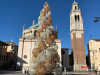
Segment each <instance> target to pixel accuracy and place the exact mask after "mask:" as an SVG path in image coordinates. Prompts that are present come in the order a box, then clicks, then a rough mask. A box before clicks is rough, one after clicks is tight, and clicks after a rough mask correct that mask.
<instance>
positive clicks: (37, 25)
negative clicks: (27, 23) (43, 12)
mask: <svg viewBox="0 0 100 75" xmlns="http://www.w3.org/2000/svg"><path fill="white" fill-rule="evenodd" d="M40 26H41V25H39V24H36V25H34V27H36V28H38V27H40ZM30 28H33V26H31V27H29V28H28V29H30Z"/></svg>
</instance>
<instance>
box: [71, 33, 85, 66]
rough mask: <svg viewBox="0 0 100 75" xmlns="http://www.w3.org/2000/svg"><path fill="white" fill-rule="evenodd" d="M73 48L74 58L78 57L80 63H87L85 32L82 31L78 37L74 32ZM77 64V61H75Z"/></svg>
mask: <svg viewBox="0 0 100 75" xmlns="http://www.w3.org/2000/svg"><path fill="white" fill-rule="evenodd" d="M71 48H72V49H73V51H74V52H73V59H76V61H77V63H76V64H79V65H86V62H84V60H85V61H86V58H85V46H84V34H83V33H81V38H76V33H73V39H71ZM74 64H75V61H74Z"/></svg>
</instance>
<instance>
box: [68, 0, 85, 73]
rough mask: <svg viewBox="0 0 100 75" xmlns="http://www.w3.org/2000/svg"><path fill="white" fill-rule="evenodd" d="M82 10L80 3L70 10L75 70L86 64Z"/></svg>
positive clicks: (74, 4) (75, 3)
mask: <svg viewBox="0 0 100 75" xmlns="http://www.w3.org/2000/svg"><path fill="white" fill-rule="evenodd" d="M81 13H82V12H81V10H80V9H78V3H77V2H75V0H74V3H73V5H72V10H71V12H70V36H71V49H73V50H72V54H73V70H74V71H76V70H81V66H86V57H85V46H84V29H83V20H82V16H81Z"/></svg>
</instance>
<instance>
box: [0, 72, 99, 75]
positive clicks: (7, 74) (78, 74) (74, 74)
mask: <svg viewBox="0 0 100 75" xmlns="http://www.w3.org/2000/svg"><path fill="white" fill-rule="evenodd" d="M0 75H27V74H23V73H22V71H0ZM62 75H99V74H95V73H94V72H73V71H69V72H63V73H62Z"/></svg>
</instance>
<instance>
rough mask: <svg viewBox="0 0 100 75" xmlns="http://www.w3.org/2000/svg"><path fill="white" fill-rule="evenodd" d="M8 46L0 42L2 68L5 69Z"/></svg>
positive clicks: (0, 64)
mask: <svg viewBox="0 0 100 75" xmlns="http://www.w3.org/2000/svg"><path fill="white" fill-rule="evenodd" d="M7 46H8V44H6V43H4V42H2V41H0V67H4V66H5V63H6V62H7V61H6V57H7V56H6V51H7Z"/></svg>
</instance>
